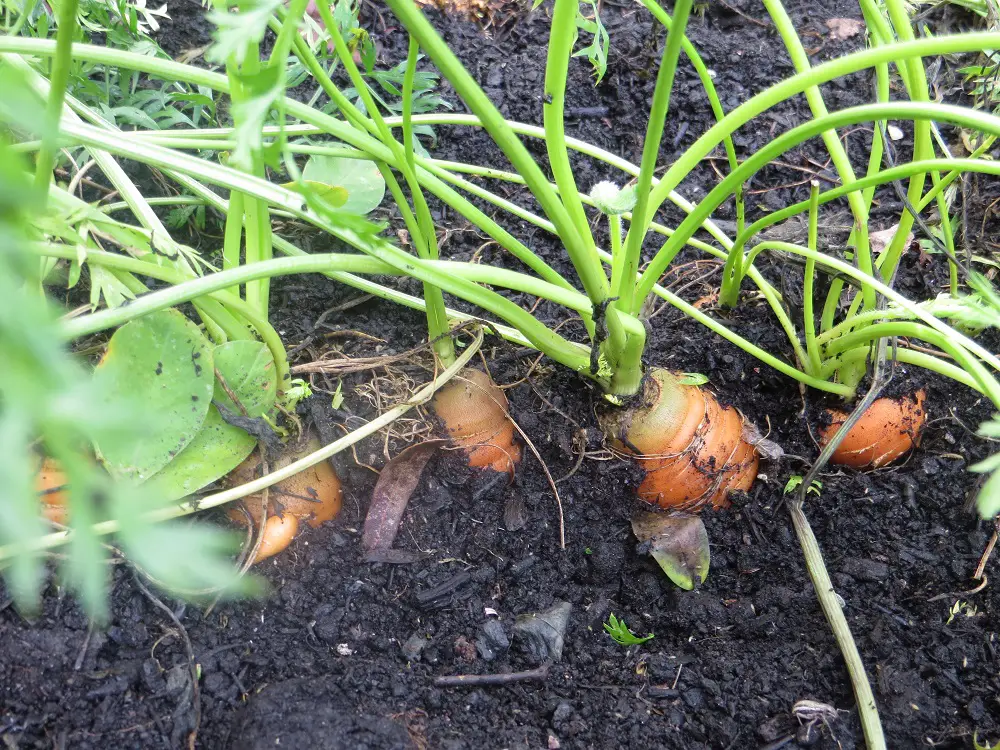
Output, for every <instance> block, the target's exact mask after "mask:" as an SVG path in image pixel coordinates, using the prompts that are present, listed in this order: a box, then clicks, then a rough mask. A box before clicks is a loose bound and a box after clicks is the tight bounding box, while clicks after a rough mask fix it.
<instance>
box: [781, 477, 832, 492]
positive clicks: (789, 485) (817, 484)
mask: <svg viewBox="0 0 1000 750" xmlns="http://www.w3.org/2000/svg"><path fill="white" fill-rule="evenodd" d="M800 484H802V477H801V476H800V475H798V474H792V476H790V477H788V481H787V482H785V494H786V495H789V494H791V493H792V492H794V491H795V489H796V488H797V487H798V486H799V485H800ZM822 491H823V483H822V482H821V481H819V480H818V479H814V480H812V482H810V483H809V489H807V490H806V494H808V493H810V492H811V493H812V494H814V495H815V496H816V497H819V494H820V492H822Z"/></svg>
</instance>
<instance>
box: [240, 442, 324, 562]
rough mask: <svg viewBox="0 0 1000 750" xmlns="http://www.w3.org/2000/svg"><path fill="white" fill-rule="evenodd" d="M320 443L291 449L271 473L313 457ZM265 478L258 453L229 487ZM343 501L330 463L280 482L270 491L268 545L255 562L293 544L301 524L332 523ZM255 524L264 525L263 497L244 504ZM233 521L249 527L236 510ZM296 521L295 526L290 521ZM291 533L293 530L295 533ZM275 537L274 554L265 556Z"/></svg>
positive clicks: (255, 497) (273, 466)
mask: <svg viewBox="0 0 1000 750" xmlns="http://www.w3.org/2000/svg"><path fill="white" fill-rule="evenodd" d="M319 447H320V445H319V442H318V441H316V440H308V441H304V442H301V443H299V444H297V445H294V446H290V447H287V448H286V449H285V451H283V452H282V453H281V454H279V455H278V456H277V457H276V458H275V459H274V462H273V464H272V465H271V467H270V468H271V470H272V471H275V470H278V469H281V468H282V467H285V466H288V465H289V464H291V463H293V462H295V461H297V460H298V459H300V458H302V457H303V456H305V455H307V454H309V453H312V452H313V451H314V450H316V449H317V448H319ZM261 474H262V466H261V461H260V456H259V455H258V454H257V452H256V451H255V452H254V453H252V454H251V455H250V457H249V458H248V459H247V460H246V461H244V462H243V463H242V464H240V465H239V466H238V467H236V469H234V470H233V472H232V473H231V474H230V475H229V483H230V484H232V485H233V486H236V485H239V484H245V483H247V482H250V481H252V480H254V479H257V478H258V477H260V476H261ZM342 501H343V489H342V488H341V484H340V479H339V477H337V474H336V472H334V470H333V468H332V467H331V466H330V463H329V461H321V462H320V463H318V464H314V465H313V466H310V467H309V468H308V469H305V470H304V471H300V472H299V473H298V474H295V475H294V476H291V477H289V478H288V479H285V480H283V481H281V482H278V483H277V484H275V485H274V486H272V487H270V488H269V490H268V507H267V509H266V520H265V521H264V535H265V536H264V542H262V543H261V544H262V547H261V551H258V554H257V557H256V558H255V559H254V562H257V561H259V560H263V559H264V558H265V557H270V556H271V555H274V554H277V553H278V552H280V551H281V550H283V549H284V548H285V547H287V546H288V544H289V543H291V541H292V538H293V537H294V536H295V534H296V533H298V528H299V524H298V522H299V520H304V521H306V523H308V524H309V525H310V526H312V527H313V528H316V527H318V526H320V525H321V524H323V523H324V522H325V521H330V520H332V519H333V518H335V517H336V515H337V514H338V513H339V512H340V507H341V503H342ZM242 503H243V507H244V508H246V510H247V512H248V513H249V515H250V518H251V519H252V520H253V523H254V525H257V526H259V525H260V524H261V520H262V519H261V503H260V495H259V494H258V495H250V496H249V497H246V498H244V499H243V501H242ZM228 515H229V518H230V519H231V520H233V521H235V522H236V523H239V524H241V525H246V516H244V515H243V513H241V512H240V511H239V510H238V509H237V508H232V509H230V510H229V512H228ZM276 518H282V519H285V520H282V521H281V522H280V523H278V522H275V519H276ZM289 518H292V519H293V520H294V521H295V523H294V525H293V524H291V523H289V522H288V521H287V519H289ZM290 529H293V530H292V531H291V532H290V531H289V530H290ZM271 534H274V535H275V536H274V539H275V542H274V545H273V546H272V547H269V548H268V549H270V550H271V551H269V552H268V554H266V555H264V554H263V545H264V544H266V543H267V540H268V538H269V535H271ZM277 540H284V541H283V543H282V546H280V547H279V546H277V544H278V541H277Z"/></svg>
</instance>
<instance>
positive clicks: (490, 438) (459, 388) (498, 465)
mask: <svg viewBox="0 0 1000 750" xmlns="http://www.w3.org/2000/svg"><path fill="white" fill-rule="evenodd" d="M432 408H433V409H434V413H435V414H436V415H437V417H438V419H440V420H441V422H442V423H443V424H444V427H445V430H446V431H447V433H448V436H449V437H450V438H451V440H452V441H453V442H454V443H455V444H456V445H458V446H459V447H461V448H463V449H464V450H465V452H466V454H467V455H468V457H469V466H471V467H473V468H483V467H489V468H492V469H494V470H496V471H503V472H508V473H509V472H512V471H513V470H514V466H515V465H516V464H517V463H518V462H519V461H520V460H521V446H520V445H518V444H517V443H516V442H515V441H514V423H513V422H511V420H510V415H509V414H508V412H507V396H506V395H505V394H504V392H503V391H502V390H501V389H500V388H498V387H497V385H496V383H494V382H493V380H492V379H491V378H490V376H489V375H488V374H486V373H485V372H483V371H482V370H474V369H468V370H463V371H462V372H461V373H459V375H458V376H456V377H455V379H454V380H452V381H451V382H450V383H448V384H447V385H446V386H445V387H444V388H442V389H441V390H440V391H438V393H437V395H436V396H435V397H434V401H433V403H432Z"/></svg>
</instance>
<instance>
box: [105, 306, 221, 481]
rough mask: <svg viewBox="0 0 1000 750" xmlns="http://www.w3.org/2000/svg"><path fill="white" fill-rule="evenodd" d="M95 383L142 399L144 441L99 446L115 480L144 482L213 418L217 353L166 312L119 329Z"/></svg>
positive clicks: (183, 320) (110, 392)
mask: <svg viewBox="0 0 1000 750" xmlns="http://www.w3.org/2000/svg"><path fill="white" fill-rule="evenodd" d="M94 379H95V381H96V382H97V384H98V385H99V386H100V387H101V390H102V392H103V393H105V394H107V395H108V398H109V403H108V404H107V408H109V409H112V408H114V404H115V401H114V399H115V398H116V396H118V397H120V396H121V395H122V394H141V396H142V402H143V406H144V411H143V412H142V414H136V419H142V420H143V421H144V422H145V423H146V424H147V425H148V427H149V432H148V435H147V437H146V439H144V440H135V441H132V442H128V443H124V442H123V443H115V444H111V445H98V446H97V447H98V451H99V453H100V455H101V458H102V460H103V461H104V464H105V466H106V467H107V468H108V471H109V472H111V474H112V475H114V476H116V477H118V478H123V479H130V480H132V481H133V482H137V483H138V482H142V481H145V480H146V479H148V478H149V477H151V476H152V475H153V474H155V473H156V472H158V471H159V470H160V469H162V468H163V467H164V466H166V465H167V464H168V463H169V462H170V461H171V460H172V459H173V458H174V456H176V455H177V454H178V453H180V452H181V451H182V450H184V448H185V447H186V446H187V445H188V443H190V442H191V441H192V440H193V439H194V437H195V435H197V434H198V431H199V430H200V429H201V426H202V423H204V421H205V415H206V414H207V413H208V407H209V405H210V404H211V401H212V392H213V391H214V389H215V378H214V370H213V363H212V347H211V345H210V344H209V342H208V340H207V339H206V338H205V337H204V336H203V335H202V333H201V331H199V330H198V327H197V326H196V325H195V324H194V323H192V322H191V321H189V320H188V319H187V318H185V317H184V316H183V315H182V314H181V313H179V312H177V311H176V310H161V311H159V312H155V313H151V314H150V315H146V316H144V317H142V318H139V319H138V320H133V321H131V322H129V323H126V324H125V325H123V326H122V327H121V328H119V329H118V330H117V331H116V332H115V334H114V336H112V337H111V341H110V342H109V343H108V351H107V353H106V354H105V355H104V359H102V360H101V363H100V364H99V365H98V366H97V369H96V370H95V371H94Z"/></svg>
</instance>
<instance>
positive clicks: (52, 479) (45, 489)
mask: <svg viewBox="0 0 1000 750" xmlns="http://www.w3.org/2000/svg"><path fill="white" fill-rule="evenodd" d="M35 487H36V490H37V491H38V499H39V501H40V502H41V504H42V515H43V516H45V518H46V519H47V520H48V521H50V522H51V523H58V524H62V525H63V526H65V525H66V523H67V522H68V520H69V513H68V512H67V510H66V475H65V474H64V473H63V470H62V468H61V467H60V465H59V463H58V462H57V461H55V460H53V459H51V458H46V459H45V460H43V461H42V466H41V468H40V469H39V470H38V476H37V477H36V479H35Z"/></svg>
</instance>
